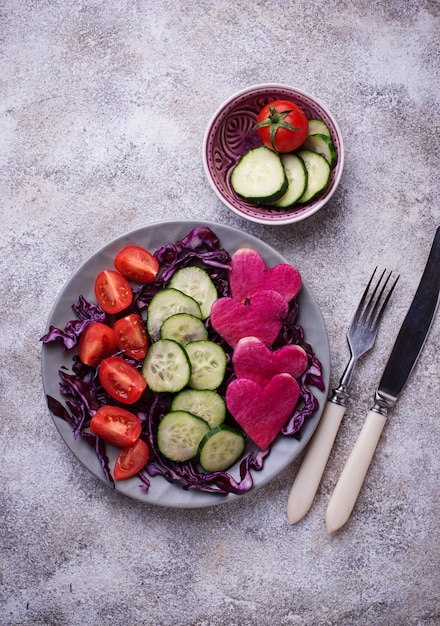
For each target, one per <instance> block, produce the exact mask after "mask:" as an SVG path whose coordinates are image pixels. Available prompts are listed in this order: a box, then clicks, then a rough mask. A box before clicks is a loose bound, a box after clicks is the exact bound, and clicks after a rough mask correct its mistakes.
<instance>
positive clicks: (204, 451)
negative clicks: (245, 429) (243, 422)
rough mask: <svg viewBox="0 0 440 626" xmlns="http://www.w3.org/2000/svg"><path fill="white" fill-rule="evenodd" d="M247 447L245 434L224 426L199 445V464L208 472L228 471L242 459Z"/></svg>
mask: <svg viewBox="0 0 440 626" xmlns="http://www.w3.org/2000/svg"><path fill="white" fill-rule="evenodd" d="M245 445H246V440H245V438H244V435H243V433H241V432H239V431H238V430H236V429H235V428H231V427H230V426H226V425H225V424H222V425H221V426H217V427H216V428H213V429H211V430H210V431H209V432H207V433H206V435H205V436H204V437H203V439H202V440H201V442H200V444H199V462H200V465H201V466H202V467H203V469H204V470H205V471H206V472H222V471H224V470H227V469H229V468H230V467H231V465H233V464H234V463H235V462H236V461H238V459H239V458H240V457H241V455H242V454H243V451H244V447H245Z"/></svg>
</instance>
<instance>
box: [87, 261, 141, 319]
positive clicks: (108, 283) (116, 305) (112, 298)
mask: <svg viewBox="0 0 440 626" xmlns="http://www.w3.org/2000/svg"><path fill="white" fill-rule="evenodd" d="M95 295H96V298H97V300H98V304H99V306H100V307H101V309H102V310H103V311H105V312H106V313H119V312H120V311H123V310H124V309H126V308H127V307H128V306H130V304H131V303H132V301H133V292H132V290H131V287H130V283H129V282H128V280H127V279H126V278H125V277H124V276H122V274H120V273H119V272H116V271H115V270H104V271H103V272H101V273H100V274H98V276H97V277H96V280H95Z"/></svg>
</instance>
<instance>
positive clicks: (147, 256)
mask: <svg viewBox="0 0 440 626" xmlns="http://www.w3.org/2000/svg"><path fill="white" fill-rule="evenodd" d="M115 267H116V269H117V270H118V271H119V272H121V274H123V276H125V278H128V279H129V280H135V281H136V282H138V283H152V282H153V281H154V279H155V278H156V275H157V272H158V270H159V262H158V260H157V259H156V257H155V256H153V255H152V254H151V252H148V250H145V249H144V248H141V247H140V246H127V247H125V248H123V249H122V250H121V251H120V252H118V254H117V255H116V258H115Z"/></svg>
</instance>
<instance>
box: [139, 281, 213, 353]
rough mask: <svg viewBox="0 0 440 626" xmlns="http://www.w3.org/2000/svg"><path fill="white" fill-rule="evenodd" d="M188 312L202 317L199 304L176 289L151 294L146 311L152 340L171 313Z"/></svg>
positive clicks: (156, 338) (155, 337)
mask: <svg viewBox="0 0 440 626" xmlns="http://www.w3.org/2000/svg"><path fill="white" fill-rule="evenodd" d="M176 313H189V314H190V315H194V316H195V317H200V318H201V317H202V312H201V311H200V306H199V304H198V303H197V302H196V301H195V300H194V298H191V297H190V296H187V295H186V294H185V293H182V292H181V291H179V290H178V289H172V288H170V287H169V288H167V289H162V290H161V291H159V292H158V293H157V294H156V295H155V296H153V298H152V300H151V302H150V304H149V306H148V313H147V330H148V334H149V335H150V337H151V339H152V340H153V341H157V340H158V339H159V337H160V327H161V326H162V324H163V322H164V321H165V320H166V319H167V318H168V317H171V315H175V314H176Z"/></svg>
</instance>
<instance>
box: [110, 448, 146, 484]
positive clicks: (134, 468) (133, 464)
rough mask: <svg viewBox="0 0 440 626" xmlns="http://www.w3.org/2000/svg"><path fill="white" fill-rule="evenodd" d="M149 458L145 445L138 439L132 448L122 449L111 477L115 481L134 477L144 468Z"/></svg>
mask: <svg viewBox="0 0 440 626" xmlns="http://www.w3.org/2000/svg"><path fill="white" fill-rule="evenodd" d="M149 456H150V451H149V449H148V446H147V444H146V443H145V441H142V439H138V440H137V441H136V443H135V444H134V445H133V446H130V447H129V448H123V449H122V450H121V451H120V453H119V455H118V457H117V459H116V462H115V467H114V470H113V475H114V477H115V479H116V480H124V479H125V478H130V476H134V475H135V474H137V473H138V472H140V471H141V469H142V468H143V467H144V466H145V463H146V462H147V461H148V457H149Z"/></svg>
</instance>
